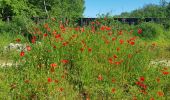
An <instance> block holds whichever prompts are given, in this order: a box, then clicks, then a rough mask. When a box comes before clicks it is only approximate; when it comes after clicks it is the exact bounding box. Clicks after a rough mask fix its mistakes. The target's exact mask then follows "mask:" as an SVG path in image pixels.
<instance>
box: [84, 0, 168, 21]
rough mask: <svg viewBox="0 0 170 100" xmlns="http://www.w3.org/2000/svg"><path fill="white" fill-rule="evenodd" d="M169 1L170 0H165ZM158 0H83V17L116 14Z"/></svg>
mask: <svg viewBox="0 0 170 100" xmlns="http://www.w3.org/2000/svg"><path fill="white" fill-rule="evenodd" d="M166 1H167V2H170V0H166ZM159 2H160V0H85V7H86V8H85V11H84V16H85V17H91V18H93V17H94V18H95V17H97V16H96V15H97V14H106V13H107V12H109V13H111V15H118V14H121V12H130V11H132V10H135V9H138V8H142V7H143V6H144V5H146V4H151V3H152V4H159Z"/></svg>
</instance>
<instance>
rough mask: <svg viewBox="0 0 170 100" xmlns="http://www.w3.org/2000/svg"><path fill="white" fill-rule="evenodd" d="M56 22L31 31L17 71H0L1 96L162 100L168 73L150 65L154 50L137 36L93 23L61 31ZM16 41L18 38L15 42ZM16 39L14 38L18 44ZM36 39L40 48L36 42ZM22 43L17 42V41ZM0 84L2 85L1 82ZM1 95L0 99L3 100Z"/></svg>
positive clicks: (164, 68)
mask: <svg viewBox="0 0 170 100" xmlns="http://www.w3.org/2000/svg"><path fill="white" fill-rule="evenodd" d="M56 23H57V21H54V20H53V21H49V22H46V23H44V24H42V25H39V26H34V28H33V30H30V31H31V34H32V35H34V37H33V38H32V43H26V44H27V51H21V52H16V54H15V55H13V57H12V59H13V60H14V61H15V62H19V63H20V64H19V65H18V66H17V67H12V68H4V69H1V73H2V74H3V75H2V76H1V77H2V79H1V80H3V83H2V84H7V86H6V91H5V92H6V94H5V97H10V98H12V99H14V100H19V99H21V100H23V99H26V100H27V99H35V100H39V99H40V100H48V99H50V100H53V99H58V100H81V99H82V100H89V99H91V100H114V99H118V100H120V99H128V100H130V99H132V100H135V98H136V99H139V100H149V99H150V100H153V99H152V98H154V99H155V100H166V99H167V98H169V94H168V93H169V90H168V89H169V86H170V84H169V83H168V81H169V77H170V76H169V68H167V66H161V67H156V68H154V67H153V66H150V61H151V60H152V59H153V58H154V57H155V51H156V50H157V47H156V45H155V44H154V43H150V42H149V43H147V42H145V41H143V40H141V39H140V37H138V36H134V35H133V33H136V34H138V35H142V34H143V33H138V31H132V30H130V29H129V28H125V27H122V26H119V28H117V26H116V23H114V24H112V25H110V26H104V25H100V27H99V28H98V29H97V28H95V26H96V23H98V24H99V23H100V22H93V23H92V25H91V26H88V27H84V28H80V27H76V28H73V27H65V26H64V25H63V24H62V23H60V25H58V23H57V24H56ZM17 38H19V37H17ZM17 38H15V39H17ZM37 38H39V41H40V42H41V43H36V42H35V41H36V40H37ZM22 41H24V42H25V40H23V39H21V42H22ZM0 84H1V83H0ZM5 97H4V95H2V96H1V98H5Z"/></svg>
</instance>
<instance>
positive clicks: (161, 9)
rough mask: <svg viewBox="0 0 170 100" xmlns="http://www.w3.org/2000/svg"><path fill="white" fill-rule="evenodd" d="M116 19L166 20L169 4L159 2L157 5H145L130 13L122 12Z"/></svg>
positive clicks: (169, 9) (161, 0)
mask: <svg viewBox="0 0 170 100" xmlns="http://www.w3.org/2000/svg"><path fill="white" fill-rule="evenodd" d="M116 17H139V18H141V17H156V18H168V17H170V3H169V2H167V1H166V0H160V3H159V5H156V4H147V5H145V6H144V7H142V8H139V9H136V10H133V11H132V12H123V13H121V14H120V15H116Z"/></svg>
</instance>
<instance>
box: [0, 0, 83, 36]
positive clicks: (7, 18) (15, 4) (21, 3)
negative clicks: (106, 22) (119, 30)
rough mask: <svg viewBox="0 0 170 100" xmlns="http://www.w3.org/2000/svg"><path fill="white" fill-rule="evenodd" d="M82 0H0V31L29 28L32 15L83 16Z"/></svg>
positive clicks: (33, 21) (49, 16)
mask: <svg viewBox="0 0 170 100" xmlns="http://www.w3.org/2000/svg"><path fill="white" fill-rule="evenodd" d="M84 3H85V1H84V0H0V33H6V32H8V33H11V32H12V33H16V32H18V30H24V32H25V31H26V30H29V28H30V27H31V26H33V24H35V20H34V19H33V18H34V17H38V18H52V17H55V18H57V19H58V20H60V19H61V18H74V17H83V12H84V9H85V7H84Z"/></svg>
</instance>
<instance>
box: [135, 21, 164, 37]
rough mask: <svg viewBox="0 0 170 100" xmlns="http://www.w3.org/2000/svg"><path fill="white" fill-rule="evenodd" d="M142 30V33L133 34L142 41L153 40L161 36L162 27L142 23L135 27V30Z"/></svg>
mask: <svg viewBox="0 0 170 100" xmlns="http://www.w3.org/2000/svg"><path fill="white" fill-rule="evenodd" d="M138 29H142V33H141V34H139V33H138V32H135V35H137V36H140V37H141V38H143V39H155V38H157V37H158V36H159V35H160V34H163V26H162V25H160V24H156V23H153V22H143V23H141V24H139V25H137V26H136V27H135V30H136V31H138Z"/></svg>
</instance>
